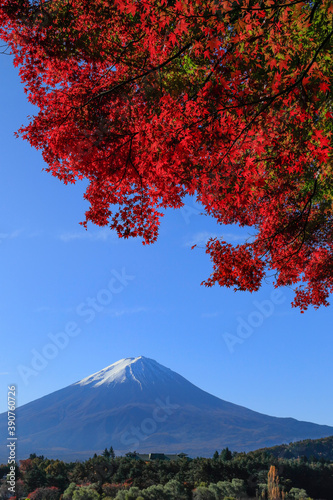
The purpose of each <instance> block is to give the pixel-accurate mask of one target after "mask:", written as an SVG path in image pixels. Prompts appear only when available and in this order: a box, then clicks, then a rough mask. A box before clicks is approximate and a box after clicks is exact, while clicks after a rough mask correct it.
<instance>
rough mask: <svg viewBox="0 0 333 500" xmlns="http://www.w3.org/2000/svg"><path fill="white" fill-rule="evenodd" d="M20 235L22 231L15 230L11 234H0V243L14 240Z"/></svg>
mask: <svg viewBox="0 0 333 500" xmlns="http://www.w3.org/2000/svg"><path fill="white" fill-rule="evenodd" d="M21 233H22V229H16V230H15V231H12V232H11V233H0V242H1V240H13V239H14V238H18V236H19V235H20V234H21Z"/></svg>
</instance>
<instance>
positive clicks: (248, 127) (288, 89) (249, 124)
mask: <svg viewBox="0 0 333 500" xmlns="http://www.w3.org/2000/svg"><path fill="white" fill-rule="evenodd" d="M332 35H333V31H331V32H330V33H329V34H328V35H327V37H326V38H325V40H324V41H323V42H322V43H321V44H320V46H319V47H318V48H317V50H316V51H315V54H314V56H313V58H312V60H311V62H310V63H309V64H308V66H307V67H306V68H305V70H304V71H303V72H302V73H301V75H300V76H299V77H298V79H297V80H296V81H295V82H294V83H293V84H291V85H289V87H287V88H286V89H284V90H281V91H280V92H278V93H277V94H275V95H274V96H272V97H271V98H270V99H269V101H268V102H267V103H266V104H265V106H263V107H262V108H261V109H260V110H259V111H257V113H256V114H255V115H254V117H253V118H252V119H251V120H250V121H249V123H248V124H247V125H246V126H245V127H244V128H243V130H241V132H240V133H239V134H238V136H237V137H236V139H234V141H233V142H232V144H231V146H229V148H228V149H227V151H226V153H225V154H224V155H223V157H222V158H221V159H220V160H219V161H218V163H217V164H216V165H215V167H217V166H218V165H219V164H220V163H221V162H222V161H223V160H224V158H225V157H226V156H227V155H228V154H229V153H230V151H231V150H232V148H233V147H234V145H235V144H236V142H237V141H238V140H239V139H240V137H241V136H242V135H243V134H244V133H245V132H246V131H248V130H249V129H250V127H251V125H252V124H253V123H254V122H255V120H256V119H257V118H258V116H260V115H261V114H262V113H263V112H264V111H266V109H267V108H269V106H270V105H271V104H272V103H273V102H274V101H275V100H276V99H277V98H278V97H281V96H282V95H285V94H287V93H289V92H290V91H291V90H292V89H294V88H295V87H297V85H298V84H299V83H302V80H303V78H304V77H305V76H306V74H307V73H308V72H309V70H310V69H311V67H312V65H313V64H314V63H315V61H316V58H317V56H318V54H319V53H320V51H321V50H322V49H323V48H324V47H325V45H326V44H327V43H328V42H329V40H330V38H331V37H332Z"/></svg>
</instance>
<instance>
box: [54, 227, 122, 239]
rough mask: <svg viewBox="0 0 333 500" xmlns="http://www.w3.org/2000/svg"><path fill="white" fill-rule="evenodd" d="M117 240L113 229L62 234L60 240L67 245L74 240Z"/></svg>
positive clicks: (83, 230)
mask: <svg viewBox="0 0 333 500" xmlns="http://www.w3.org/2000/svg"><path fill="white" fill-rule="evenodd" d="M110 238H112V239H116V235H115V233H114V232H113V231H111V229H109V228H103V229H100V230H99V231H94V232H91V231H89V230H88V231H86V230H85V229H83V228H82V231H76V232H72V233H62V234H61V235H60V236H59V239H60V240H62V241H64V242H65V243H67V242H68V241H73V240H91V241H107V240H108V239H110Z"/></svg>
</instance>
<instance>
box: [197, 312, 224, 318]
mask: <svg viewBox="0 0 333 500" xmlns="http://www.w3.org/2000/svg"><path fill="white" fill-rule="evenodd" d="M221 314H223V313H222V311H215V312H210V313H202V314H201V317H202V318H217V317H218V316H221Z"/></svg>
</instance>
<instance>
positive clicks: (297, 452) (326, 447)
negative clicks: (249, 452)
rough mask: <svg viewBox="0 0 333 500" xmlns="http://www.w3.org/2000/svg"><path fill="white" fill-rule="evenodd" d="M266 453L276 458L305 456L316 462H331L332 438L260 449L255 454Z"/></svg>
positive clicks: (332, 453) (332, 457)
mask: <svg viewBox="0 0 333 500" xmlns="http://www.w3.org/2000/svg"><path fill="white" fill-rule="evenodd" d="M263 451H265V452H268V453H271V454H272V455H274V456H275V457H277V458H298V457H302V456H305V457H307V458H308V459H309V458H311V457H314V458H315V459H317V460H320V459H325V460H329V461H331V462H333V436H330V437H326V438H322V439H305V440H304V441H297V442H295V443H289V444H281V445H278V446H273V447H272V448H261V449H259V450H256V452H255V453H257V452H263Z"/></svg>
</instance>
